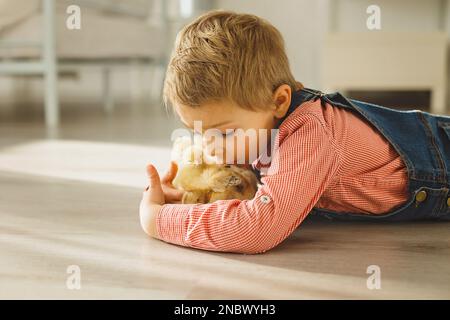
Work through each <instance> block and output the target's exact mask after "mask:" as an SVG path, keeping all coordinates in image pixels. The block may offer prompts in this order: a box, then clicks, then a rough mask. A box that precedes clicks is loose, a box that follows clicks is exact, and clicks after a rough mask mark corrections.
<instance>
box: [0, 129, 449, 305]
mask: <svg viewBox="0 0 450 320" xmlns="http://www.w3.org/2000/svg"><path fill="white" fill-rule="evenodd" d="M90 121H93V120H90ZM86 123H87V124H86ZM115 123H116V122H114V121H113V122H112V124H111V123H110V125H104V126H103V125H98V126H97V128H98V130H100V131H101V130H103V129H104V128H108V130H110V131H109V133H108V139H102V137H104V136H102V135H101V134H100V135H99V134H98V133H95V134H97V137H99V136H100V138H99V139H97V141H95V140H96V139H95V138H93V137H94V136H95V134H94V133H92V135H90V136H89V138H90V139H84V138H83V137H85V135H86V130H88V127H91V124H90V122H89V121H86V122H84V121H79V122H75V123H71V124H70V126H69V127H70V128H71V129H70V130H71V134H70V135H71V136H70V138H67V136H64V135H65V134H66V133H67V132H66V133H65V132H64V129H63V132H62V137H57V139H56V140H52V139H47V138H45V136H39V137H38V138H36V132H41V130H42V128H40V126H39V124H36V123H35V122H32V123H20V124H18V123H14V125H12V124H4V123H0V298H1V299H11V298H40V299H41V298H42V299H47V298H63V299H80V298H87V299H94V298H104V299H116V298H124V299H131V298H136V299H183V298H187V299H198V298H202V299H222V298H223V299H230V298H243V299H255V298H263V299H272V298H273V299H304V298H319V299H330V298H331V299H348V298H351V299H366V298H367V299H381V298H395V299H397V298H406V299H421V298H424V299H431V298H438V299H449V298H450V272H449V270H450V224H449V223H431V222H423V223H402V224H400V223H396V224H376V223H372V224H370V223H342V222H341V223H339V222H330V221H324V220H311V219H309V220H307V221H306V222H305V223H304V224H302V225H301V226H300V227H299V228H298V229H297V230H296V231H295V232H294V233H293V234H292V235H291V236H290V237H289V238H288V239H287V240H286V241H284V242H283V243H282V244H281V245H279V246H278V247H276V248H274V249H273V250H270V251H268V252H267V253H265V254H260V255H240V254H227V253H215V252H207V251H201V250H195V249H189V248H183V247H178V246H174V245H170V244H166V243H164V242H162V241H158V240H154V239H150V238H148V237H147V236H146V235H145V234H144V233H143V232H142V231H141V229H140V226H139V220H138V204H139V200H140V197H141V195H142V186H143V184H145V177H144V175H143V170H144V168H143V165H144V164H145V163H146V162H147V161H153V162H156V163H157V165H158V166H159V167H161V168H163V167H164V165H165V162H166V161H167V159H168V149H167V148H165V147H163V146H160V145H161V144H159V143H157V141H156V140H157V139H156V138H155V145H152V146H149V144H150V142H151V141H148V142H149V143H148V144H147V146H146V145H145V144H146V142H147V141H146V140H145V137H140V138H139V139H140V140H139V143H135V142H136V141H133V139H132V137H129V139H128V138H127V139H125V140H126V141H124V138H123V136H121V137H119V136H120V135H121V134H118V138H117V139H114V134H115V133H114V132H115V131H114V128H116V127H120V128H123V126H119V125H117V126H116V124H115ZM117 123H120V122H117ZM66 127H67V126H66ZM63 128H64V125H63ZM91 130H92V129H91ZM30 132H33V133H34V134H31V133H30ZM86 140H90V141H86ZM105 140H106V141H105ZM115 140H116V142H114V141H115ZM117 141H118V142H117ZM371 265H376V266H379V267H380V271H381V288H380V289H379V290H377V289H374V290H369V289H368V287H367V279H368V277H369V276H370V275H369V274H367V273H366V271H367V268H368V267H369V266H371ZM69 266H78V267H79V269H80V272H81V273H80V275H81V278H80V279H81V288H80V289H79V290H76V289H75V290H71V289H69V288H68V287H67V279H68V277H70V274H68V273H67V269H68V267H69Z"/></svg>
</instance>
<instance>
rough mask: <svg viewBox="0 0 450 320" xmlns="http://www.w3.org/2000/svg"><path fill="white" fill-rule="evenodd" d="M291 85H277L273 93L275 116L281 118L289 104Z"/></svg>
mask: <svg viewBox="0 0 450 320" xmlns="http://www.w3.org/2000/svg"><path fill="white" fill-rule="evenodd" d="M291 93H292V90H291V87H290V86H289V85H287V84H282V85H281V86H279V87H278V88H277V89H276V90H275V92H274V94H273V102H274V105H275V106H274V110H273V111H274V116H275V118H278V119H281V118H283V117H284V116H285V115H286V113H287V111H288V109H289V106H290V105H291Z"/></svg>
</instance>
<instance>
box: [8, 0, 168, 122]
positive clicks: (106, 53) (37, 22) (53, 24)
mask: <svg viewBox="0 0 450 320" xmlns="http://www.w3.org/2000/svg"><path fill="white" fill-rule="evenodd" d="M19 2H20V1H19ZM140 2H142V3H146V2H148V1H140ZM16 3H17V1H15V0H0V7H2V6H3V7H5V8H14V6H16ZM71 4H76V5H79V6H80V7H81V29H79V30H77V29H75V30H70V29H68V28H67V27H66V19H67V17H68V16H69V14H68V13H66V9H67V7H68V6H69V5H71ZM151 4H152V5H153V6H150V7H149V8H146V9H144V10H142V9H141V10H139V8H136V7H132V6H130V5H129V3H128V2H127V3H125V2H117V1H100V0H99V1H86V0H85V1H70V2H67V1H57V2H55V1H54V0H42V6H41V10H36V11H35V12H33V14H31V15H28V16H24V15H23V14H22V15H17V19H16V21H7V24H8V25H7V26H6V27H5V26H4V27H3V29H0V32H1V33H0V74H19V75H33V74H39V75H43V76H44V79H45V121H46V124H47V125H48V126H55V125H57V124H58V119H59V103H58V92H57V82H58V71H67V70H76V69H77V68H78V67H80V66H88V67H98V68H99V70H101V71H102V73H103V95H104V98H103V101H104V105H105V110H106V111H111V109H112V107H113V96H112V93H111V87H110V70H111V68H115V67H117V66H139V67H147V66H150V67H152V66H153V67H154V66H161V65H164V64H165V63H166V60H167V58H166V57H165V56H166V52H167V44H166V43H165V39H166V38H165V37H164V36H162V35H163V30H164V23H165V19H164V12H165V11H164V6H165V1H164V0H154V1H152V2H151ZM155 6H156V7H155ZM155 8H156V9H157V12H156V14H157V16H156V19H155V16H153V17H152V16H151V15H148V14H149V11H150V9H155ZM105 13H106V14H105ZM150 13H152V12H150ZM153 13H154V12H153ZM0 18H1V14H0ZM1 21H2V20H1V19H0V22H1ZM0 27H1V26H0Z"/></svg>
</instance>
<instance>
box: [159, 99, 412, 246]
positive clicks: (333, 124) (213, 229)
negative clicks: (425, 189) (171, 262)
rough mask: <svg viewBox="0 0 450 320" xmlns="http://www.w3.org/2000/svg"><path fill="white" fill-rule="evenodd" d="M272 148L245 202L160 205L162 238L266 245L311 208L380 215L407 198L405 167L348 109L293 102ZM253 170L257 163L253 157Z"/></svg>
mask: <svg viewBox="0 0 450 320" xmlns="http://www.w3.org/2000/svg"><path fill="white" fill-rule="evenodd" d="M278 139H279V140H278V145H279V148H278V150H277V153H275V155H274V157H273V159H272V162H271V164H270V167H269V168H268V171H267V173H266V174H265V175H263V176H262V178H261V181H262V183H263V184H262V186H261V187H260V188H259V189H258V191H257V193H256V195H255V197H254V198H253V199H251V200H243V201H241V200H224V201H216V202H215V203H212V204H200V205H191V204H182V205H180V204H165V205H163V206H162V208H161V210H160V212H159V214H158V217H157V222H156V223H157V231H158V233H159V237H160V239H161V240H163V241H166V242H169V243H173V244H178V245H182V246H189V247H193V248H198V249H204V250H213V251H227V252H239V253H247V254H252V253H260V252H264V251H267V250H269V249H271V248H273V247H274V246H276V245H277V244H279V243H280V242H282V241H283V240H284V239H286V238H287V237H288V236H289V235H290V234H291V233H292V232H293V231H294V230H295V229H296V228H297V227H298V226H299V225H300V224H301V222H302V221H303V220H304V219H305V218H306V216H307V215H308V213H309V212H310V211H311V209H312V208H313V207H317V208H325V209H329V210H333V211H337V212H355V213H363V214H382V213H385V212H387V211H390V210H392V209H393V208H395V207H396V206H400V205H401V204H402V203H403V202H405V201H406V200H407V198H408V194H407V181H408V177H407V172H406V168H405V166H404V164H403V161H402V159H401V158H400V156H399V155H398V154H397V152H396V151H395V149H394V148H393V147H392V146H391V145H390V144H389V143H388V142H387V141H386V140H385V138H384V137H383V136H382V135H380V134H379V133H378V131H376V129H375V128H373V127H372V126H371V125H370V124H369V123H368V122H366V120H363V119H362V118H361V117H360V116H359V115H357V114H356V113H353V112H352V111H348V110H344V109H341V108H336V107H332V106H330V105H325V106H321V105H320V99H319V100H316V101H315V102H312V101H308V102H305V103H303V104H302V105H301V106H300V107H298V108H297V109H296V110H295V111H294V112H292V114H290V115H289V116H288V117H287V118H286V119H285V120H284V121H283V123H282V124H281V125H280V126H279V136H278ZM253 165H254V167H255V168H261V163H260V162H259V161H258V160H256V161H255V163H254V164H253Z"/></svg>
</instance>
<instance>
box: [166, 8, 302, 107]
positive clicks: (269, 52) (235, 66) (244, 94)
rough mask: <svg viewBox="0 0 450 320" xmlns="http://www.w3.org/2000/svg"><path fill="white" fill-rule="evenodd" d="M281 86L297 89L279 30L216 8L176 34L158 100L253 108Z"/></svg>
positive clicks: (262, 104) (268, 99) (266, 101)
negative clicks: (213, 102)
mask: <svg viewBox="0 0 450 320" xmlns="http://www.w3.org/2000/svg"><path fill="white" fill-rule="evenodd" d="M282 84H288V85H289V86H290V87H291V89H292V90H298V89H301V88H303V85H302V84H301V83H300V82H297V81H295V79H294V77H293V75H292V73H291V71H290V68H289V61H288V58H287V56H286V53H285V48H284V40H283V37H282V35H281V33H280V32H279V31H278V30H277V29H276V28H275V27H274V26H272V25H271V24H270V23H269V22H267V21H266V20H264V19H262V18H259V17H257V16H255V15H251V14H238V13H235V12H232V11H223V10H216V11H210V12H208V13H206V14H204V15H202V16H200V17H198V18H197V19H196V20H195V21H193V22H192V23H190V24H188V25H186V26H185V27H184V28H183V29H182V30H181V31H180V32H179V33H178V35H177V39H176V41H175V48H174V50H173V52H172V55H171V59H170V62H169V65H168V68H167V72H166V77H165V81H164V90H163V98H164V103H165V105H166V107H167V106H168V105H169V104H172V105H173V104H176V103H178V104H182V105H186V106H191V107H196V106H200V105H201V104H203V103H205V102H211V101H221V100H228V101H232V102H234V103H236V104H237V105H239V106H240V107H242V108H246V109H253V110H255V109H260V108H262V107H265V106H268V105H271V104H273V101H272V95H273V93H274V91H275V90H276V88H278V87H279V86H280V85H282Z"/></svg>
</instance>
